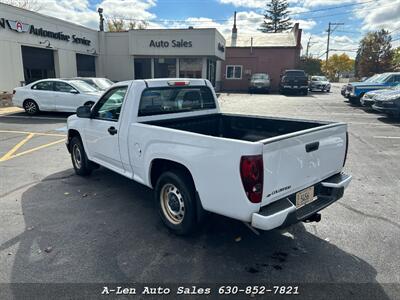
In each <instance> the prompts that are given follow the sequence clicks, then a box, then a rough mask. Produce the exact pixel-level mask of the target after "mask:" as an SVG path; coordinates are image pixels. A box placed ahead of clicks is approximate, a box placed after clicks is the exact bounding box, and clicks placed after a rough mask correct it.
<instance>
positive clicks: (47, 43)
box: [39, 40, 53, 48]
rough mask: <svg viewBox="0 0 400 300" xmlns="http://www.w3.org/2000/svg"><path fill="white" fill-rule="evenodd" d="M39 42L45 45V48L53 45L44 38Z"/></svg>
mask: <svg viewBox="0 0 400 300" xmlns="http://www.w3.org/2000/svg"><path fill="white" fill-rule="evenodd" d="M39 44H40V45H45V46H46V48H53V47H52V46H51V44H50V41H49V40H44V41H41V42H39Z"/></svg>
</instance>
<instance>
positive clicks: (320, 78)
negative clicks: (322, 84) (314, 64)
mask: <svg viewBox="0 0 400 300" xmlns="http://www.w3.org/2000/svg"><path fill="white" fill-rule="evenodd" d="M312 80H315V81H328V79H327V78H326V77H325V76H313V77H312Z"/></svg>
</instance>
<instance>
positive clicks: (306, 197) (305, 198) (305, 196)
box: [296, 186, 317, 208]
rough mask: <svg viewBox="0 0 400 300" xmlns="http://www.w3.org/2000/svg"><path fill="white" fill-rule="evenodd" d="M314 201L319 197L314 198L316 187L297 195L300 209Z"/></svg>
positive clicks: (297, 206) (297, 204) (297, 203)
mask: <svg viewBox="0 0 400 300" xmlns="http://www.w3.org/2000/svg"><path fill="white" fill-rule="evenodd" d="M314 200H317V197H314V186H311V187H309V188H306V189H305V190H302V191H300V192H298V193H296V208H300V207H302V206H304V205H306V204H308V203H311V202H313V201H314Z"/></svg>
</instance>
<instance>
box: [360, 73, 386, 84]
mask: <svg viewBox="0 0 400 300" xmlns="http://www.w3.org/2000/svg"><path fill="white" fill-rule="evenodd" d="M382 75H383V74H375V75H373V76H371V77H370V78H367V79H365V80H364V82H375V81H376V80H377V79H378V78H379V77H381V76H382Z"/></svg>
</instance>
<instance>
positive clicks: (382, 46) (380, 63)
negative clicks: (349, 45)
mask: <svg viewBox="0 0 400 300" xmlns="http://www.w3.org/2000/svg"><path fill="white" fill-rule="evenodd" d="M391 41H392V37H391V36H390V34H389V32H388V31H387V30H384V29H382V30H380V31H375V32H370V33H367V35H366V36H365V37H364V38H363V39H362V40H361V41H360V46H359V48H358V51H357V58H356V60H357V72H356V73H357V75H358V76H359V77H364V76H371V75H374V74H377V73H383V72H388V71H391V70H392V69H393V55H394V51H393V50H392V45H391Z"/></svg>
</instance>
